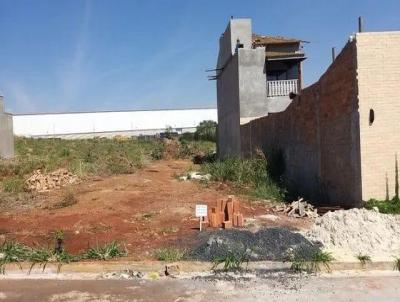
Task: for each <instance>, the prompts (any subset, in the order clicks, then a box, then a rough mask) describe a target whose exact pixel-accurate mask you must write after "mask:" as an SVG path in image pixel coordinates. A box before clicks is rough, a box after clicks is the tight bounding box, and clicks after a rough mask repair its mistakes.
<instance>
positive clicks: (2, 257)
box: [0, 241, 29, 274]
mask: <svg viewBox="0 0 400 302" xmlns="http://www.w3.org/2000/svg"><path fill="white" fill-rule="evenodd" d="M28 253H29V249H28V248H27V247H26V246H24V245H22V244H20V243H18V242H14V241H5V242H4V243H3V245H2V246H1V247H0V272H1V273H2V274H4V273H5V266H6V264H8V263H17V264H18V265H19V267H20V268H21V269H22V267H21V265H20V262H22V261H24V260H26V259H27V255H28Z"/></svg>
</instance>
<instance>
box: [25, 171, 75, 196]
mask: <svg viewBox="0 0 400 302" xmlns="http://www.w3.org/2000/svg"><path fill="white" fill-rule="evenodd" d="M77 181H78V176H76V175H75V174H73V173H71V172H69V171H68V170H67V169H58V170H56V171H54V172H52V173H49V174H43V173H42V171H41V170H36V171H35V172H34V173H33V174H32V176H31V177H29V178H28V179H27V180H26V182H25V186H26V189H27V190H29V191H37V192H46V191H49V190H52V189H59V188H61V187H64V186H67V185H70V184H73V183H76V182H77Z"/></svg>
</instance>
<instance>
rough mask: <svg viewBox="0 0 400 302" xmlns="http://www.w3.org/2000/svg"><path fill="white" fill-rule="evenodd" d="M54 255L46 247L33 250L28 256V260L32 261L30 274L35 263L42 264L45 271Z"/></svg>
mask: <svg viewBox="0 0 400 302" xmlns="http://www.w3.org/2000/svg"><path fill="white" fill-rule="evenodd" d="M52 255H53V253H52V252H51V251H50V250H49V249H46V248H39V249H36V250H31V251H30V252H29V254H28V256H27V260H28V261H29V262H32V263H31V266H30V268H29V271H28V274H30V273H31V271H32V269H33V267H34V266H35V265H39V266H41V267H42V268H43V269H42V271H44V270H45V269H46V265H47V263H48V262H49V261H50V260H51V257H52Z"/></svg>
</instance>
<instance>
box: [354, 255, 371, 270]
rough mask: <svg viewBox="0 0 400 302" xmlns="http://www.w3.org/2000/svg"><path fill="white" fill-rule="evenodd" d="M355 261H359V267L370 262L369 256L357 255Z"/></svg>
mask: <svg viewBox="0 0 400 302" xmlns="http://www.w3.org/2000/svg"><path fill="white" fill-rule="evenodd" d="M357 259H358V260H359V261H360V263H361V266H363V267H364V266H365V265H366V264H367V263H368V262H371V256H369V255H363V254H358V255H357Z"/></svg>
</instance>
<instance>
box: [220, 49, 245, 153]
mask: <svg viewBox="0 0 400 302" xmlns="http://www.w3.org/2000/svg"><path fill="white" fill-rule="evenodd" d="M238 68H239V67H238V56H237V55H234V56H232V57H231V59H230V60H229V62H228V63H227V64H226V66H225V68H224V70H223V71H222V72H221V73H220V74H219V78H218V80H217V99H218V145H217V148H218V156H219V157H226V156H240V152H241V151H240V114H239V112H240V105H239V103H240V102H239V86H238V83H239V73H238Z"/></svg>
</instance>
